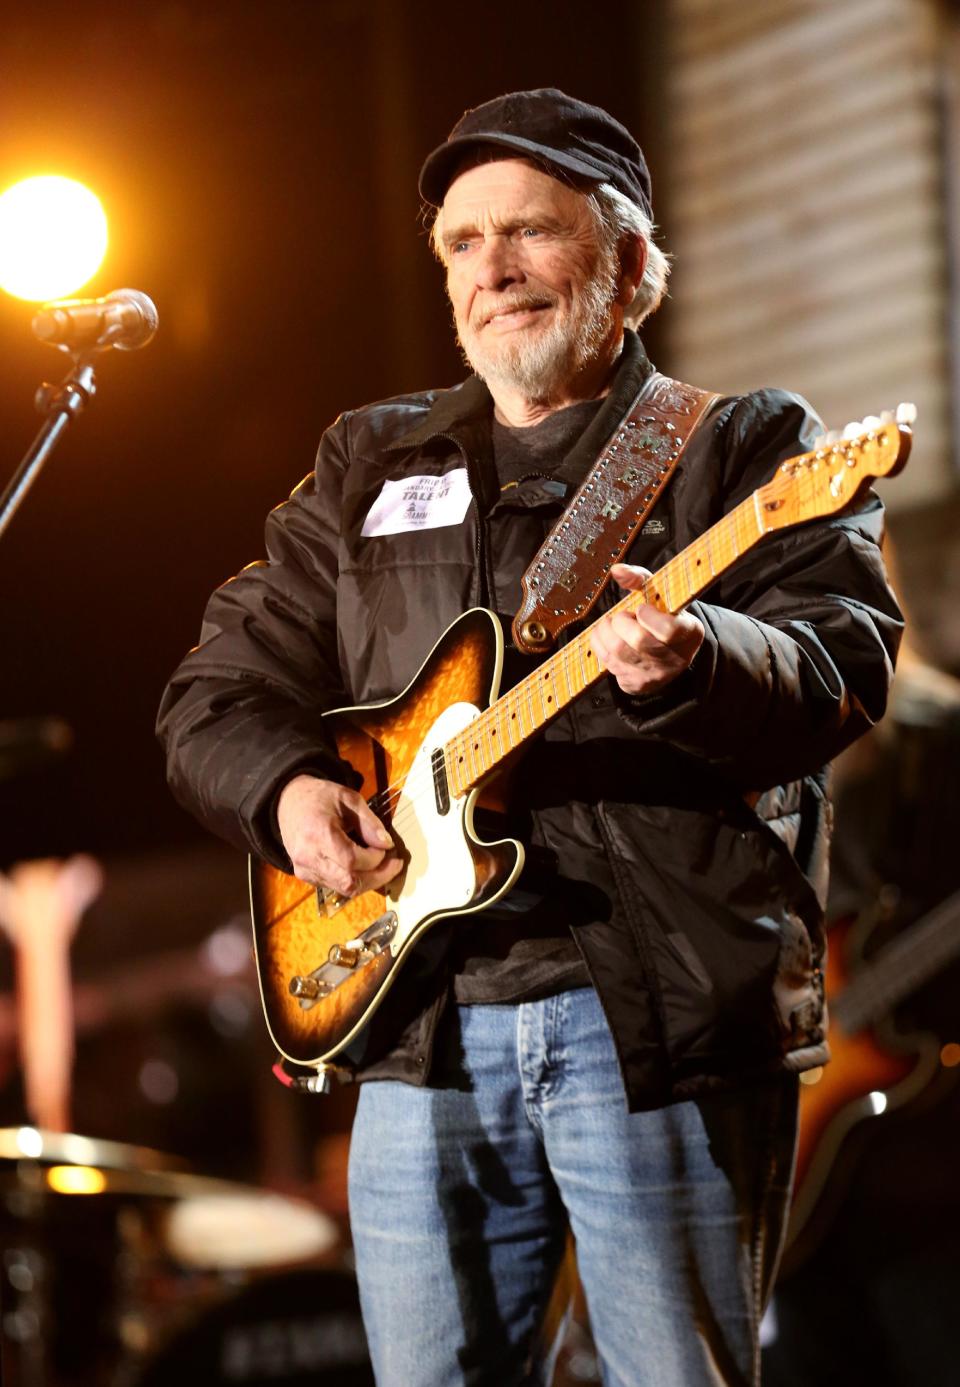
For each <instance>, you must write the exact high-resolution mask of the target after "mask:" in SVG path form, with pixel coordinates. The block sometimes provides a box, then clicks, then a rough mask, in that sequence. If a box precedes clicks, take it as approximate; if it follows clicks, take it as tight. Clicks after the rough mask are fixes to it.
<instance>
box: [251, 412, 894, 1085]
mask: <svg viewBox="0 0 960 1387" xmlns="http://www.w3.org/2000/svg"><path fill="white" fill-rule="evenodd" d="M913 417H914V410H913V407H912V406H903V405H902V406H900V408H899V409H898V411H897V414H896V416H893V415H890V414H885V415H884V416H882V417H881V418H869V419H865V420H864V421H863V423H862V424H857V425H851V426H848V428H847V429H846V430H845V431H844V436H843V437H842V438H840V437H837V436H835V435H832V434H828V435H826V436H825V437H824V438H822V439H820V440H818V444H817V446H816V447H815V448H814V449H812V450H811V451H810V452H809V453H804V454H802V455H801V456H799V457H795V458H790V459H789V460H788V461H786V462H784V463H782V464H781V466H780V467H779V468H778V470H777V472H776V474H775V475H774V477H773V478H772V480H771V481H769V482H768V483H767V484H766V485H764V486H761V487H759V488H758V489H757V490H756V491H755V492H754V493H753V494H752V495H751V496H749V497H748V498H747V499H746V500H744V501H742V502H741V503H740V504H739V505H738V506H736V507H735V509H734V510H732V511H730V513H729V514H727V515H725V516H724V517H723V518H722V519H721V520H719V521H718V522H717V523H716V524H715V525H713V526H711V527H710V529H708V530H707V531H705V533H704V534H702V535H701V536H700V537H699V538H698V539H696V540H695V541H694V542H693V543H692V544H691V545H689V546H688V547H687V548H686V549H684V550H683V551H682V552H681V553H679V554H677V555H676V556H675V557H674V558H672V559H670V560H669V562H668V563H666V564H665V565H664V566H663V567H662V568H661V569H660V570H659V571H658V572H657V573H654V574H652V575H651V577H649V578H648V579H647V580H646V581H645V583H644V585H643V587H642V589H640V590H638V591H636V592H631V593H629V594H628V595H627V596H626V597H624V598H622V599H621V601H620V602H619V603H618V604H617V605H616V607H614V609H613V610H614V611H622V612H631V611H635V610H637V608H638V607H640V606H641V605H643V604H645V603H646V604H649V605H652V606H655V607H657V608H658V609H659V610H661V611H664V612H671V613H677V612H679V611H681V609H682V608H683V607H685V606H686V605H687V603H689V602H690V601H692V600H693V598H695V597H696V596H697V595H698V594H699V593H701V592H702V591H704V589H706V588H707V587H709V586H710V584H711V583H712V582H713V581H714V579H716V578H717V577H718V576H719V575H720V574H721V573H723V572H724V571H725V570H726V569H728V568H729V567H730V566H731V565H732V564H734V563H735V562H736V561H737V559H739V558H740V557H741V555H743V554H745V553H746V552H747V550H749V549H751V548H752V547H753V546H754V545H755V544H757V543H759V542H760V541H761V540H762V539H763V538H764V536H765V535H768V534H771V533H773V532H774V531H776V530H782V529H786V528H787V527H789V526H793V525H799V524H801V523H803V522H804V521H808V520H812V519H815V518H817V517H820V516H825V515H830V514H833V513H835V512H838V511H841V510H843V509H845V508H846V507H847V506H849V505H851V503H852V502H853V501H854V500H855V499H856V497H857V496H858V495H859V493H860V492H861V491H862V490H863V488H864V487H865V486H867V485H869V482H870V481H871V479H873V478H875V477H883V476H888V475H893V474H895V473H896V472H898V471H899V470H900V469H901V468H902V467H903V466H904V464H905V462H906V460H907V455H908V453H909V447H910V440H911V434H910V428H909V424H910V423H911V422H912V420H913ZM560 593H561V590H560V589H558V594H560ZM558 605H562V603H561V600H560V597H559V596H558ZM592 629H593V627H592V626H589V627H587V628H586V629H585V630H583V631H581V632H580V633H579V634H578V635H576V636H574V637H573V638H572V639H571V640H570V641H569V642H568V643H567V644H565V645H563V646H561V648H560V649H559V650H558V651H557V652H556V654H554V655H552V656H551V657H550V658H549V659H547V660H545V661H543V663H541V664H538V665H537V666H536V668H535V669H533V670H532V671H531V672H530V673H529V674H528V675H526V677H525V678H523V679H521V680H520V682H519V683H518V684H516V685H515V686H514V687H513V688H511V689H510V690H509V691H508V692H507V693H505V694H503V695H502V696H499V686H500V675H501V669H502V663H503V635H502V632H501V628H500V623H499V621H498V619H497V617H496V616H495V615H494V614H493V613H492V612H490V611H487V610H486V609H485V608H482V607H477V608H474V609H473V610H471V611H468V612H465V613H464V615H463V616H461V617H459V618H458V619H457V620H456V621H454V622H453V624H452V625H451V626H450V627H448V629H447V631H446V632H445V633H444V635H442V636H441V637H440V639H439V641H438V642H437V644H436V645H435V646H434V648H433V650H432V651H431V652H430V654H429V655H428V656H427V658H426V660H425V661H424V663H423V665H422V667H421V669H420V671H419V673H418V674H417V675H416V676H415V677H414V679H413V680H412V682H411V683H410V684H409V685H408V687H407V688H406V689H404V691H403V692H402V693H401V694H399V695H398V696H397V697H396V698H394V699H391V700H389V701H388V702H385V703H378V704H372V705H367V706H365V707H358V708H341V709H337V710H335V711H332V712H330V713H328V714H326V720H325V727H326V730H327V731H328V732H329V733H330V734H331V736H332V738H333V741H334V743H335V744H336V747H337V751H338V753H339V755H340V756H341V757H342V758H343V760H345V761H347V762H348V763H349V764H350V765H351V766H352V767H353V769H354V770H355V771H356V772H357V773H358V774H359V775H360V776H361V777H362V786H361V787H360V792H361V793H362V794H363V796H364V798H365V799H366V800H367V801H368V803H369V804H370V806H371V808H372V809H373V810H374V812H375V813H376V814H377V815H378V816H379V817H380V818H381V819H382V820H383V822H384V823H385V824H386V825H387V827H388V829H389V831H390V832H391V834H392V836H393V838H394V841H395V843H396V845H397V848H398V850H399V852H400V854H401V856H402V857H403V859H404V863H405V865H404V867H403V869H402V871H401V873H400V874H399V875H398V876H397V877H396V878H395V879H394V880H393V881H392V882H391V883H390V884H389V885H388V886H387V887H386V888H385V889H384V890H382V891H373V890H371V891H366V892H364V893H363V894H361V895H358V896H356V897H354V898H352V899H349V900H344V899H341V898H340V897H338V896H337V895H336V894H335V893H333V892H329V891H323V890H320V891H318V890H316V889H315V888H313V887H311V886H308V885H306V884H305V883H304V882H302V881H299V880H298V879H296V878H295V877H292V876H289V875H287V874H285V873H284V872H281V871H278V870H277V869H276V868H275V867H272V866H269V865H267V864H265V863H262V862H259V861H255V860H251V865H250V896H251V907H252V915H253V935H254V949H255V954H256V962H257V971H258V974H259V978H260V990H261V996H262V999H263V1007H264V1013H265V1015H266V1021H267V1027H268V1029H269V1032H270V1035H271V1038H272V1040H273V1042H274V1044H275V1045H276V1047H277V1049H278V1051H279V1052H280V1054H281V1056H282V1057H283V1059H284V1060H285V1061H288V1062H290V1063H292V1064H293V1065H294V1066H304V1067H306V1068H307V1069H309V1070H313V1071H314V1074H313V1076H311V1077H310V1078H309V1079H308V1078H304V1080H303V1085H302V1086H304V1087H308V1088H316V1089H320V1090H323V1089H326V1088H327V1087H328V1086H329V1070H330V1069H331V1067H332V1066H331V1062H332V1061H333V1060H334V1059H335V1057H336V1056H337V1055H339V1054H340V1053H341V1052H342V1051H343V1050H344V1049H345V1048H346V1047H347V1046H349V1045H350V1044H351V1043H352V1042H354V1041H355V1040H357V1038H358V1037H360V1036H361V1033H362V1032H363V1030H364V1028H365V1027H366V1026H367V1024H368V1023H369V1021H370V1019H371V1017H372V1016H373V1014H374V1012H375V1011H376V1009H377V1007H378V1006H379V1005H380V1003H381V1002H382V1000H383V998H384V996H385V995H386V993H387V991H388V989H389V988H390V987H391V986H392V985H393V984H394V982H395V981H396V980H397V978H398V976H399V975H400V973H401V969H402V965H403V964H404V961H405V960H406V959H408V958H409V956H410V954H411V951H412V950H413V949H414V946H415V945H416V944H417V942H418V940H420V939H421V938H422V937H423V935H424V934H425V933H426V931H428V930H429V929H430V928H431V926H433V925H435V924H436V923H438V922H439V921H441V920H449V919H451V917H458V916H469V915H474V914H476V913H477V912H478V911H481V910H484V909H485V908H487V907H488V906H490V905H491V904H492V903H493V902H494V901H497V900H500V899H501V897H503V896H504V895H505V894H506V893H507V892H508V891H509V890H510V888H511V887H512V886H513V884H514V883H515V881H516V880H517V877H518V876H519V874H520V870H521V867H522V866H523V857H524V853H523V847H522V846H521V844H520V843H518V842H516V841H515V840H513V839H510V838H504V839H500V840H497V841H493V842H483V841H481V839H480V838H479V837H478V836H477V834H476V832H475V831H474V822H473V816H474V807H475V805H476V802H477V798H478V795H479V793H480V790H481V788H482V787H484V786H486V785H488V784H489V782H490V780H491V779H492V777H494V776H495V775H496V774H497V772H498V771H501V770H502V769H503V768H504V764H505V762H507V761H508V759H509V760H511V761H512V760H513V758H515V757H516V756H517V754H518V753H519V752H520V750H521V749H522V748H523V747H524V745H525V744H526V743H527V742H529V741H530V739H531V738H533V737H535V736H537V734H538V733H539V732H540V731H541V730H542V729H543V728H544V727H545V726H546V725H547V724H548V723H549V722H551V721H552V719H553V718H555V717H556V716H557V715H558V714H559V713H561V712H562V711H563V709H564V708H566V707H567V706H568V704H570V703H571V702H572V701H573V700H574V699H575V698H578V697H579V696H580V694H582V693H583V692H584V691H585V690H587V689H589V688H590V687H591V686H592V685H593V684H595V683H596V682H597V681H598V680H599V679H600V678H601V677H602V676H603V674H604V671H603V669H602V668H601V666H600V664H599V662H598V660H597V658H596V656H595V655H594V653H593V650H592V648H591V644H590V635H591V631H592Z"/></svg>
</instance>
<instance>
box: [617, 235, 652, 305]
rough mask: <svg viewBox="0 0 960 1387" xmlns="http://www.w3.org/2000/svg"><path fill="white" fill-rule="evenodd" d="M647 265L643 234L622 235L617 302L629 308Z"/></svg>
mask: <svg viewBox="0 0 960 1387" xmlns="http://www.w3.org/2000/svg"><path fill="white" fill-rule="evenodd" d="M646 267H647V242H646V240H645V239H644V237H643V236H624V238H623V240H622V241H621V242H620V287H619V292H618V293H617V303H619V304H620V305H621V307H623V308H629V306H630V304H631V303H633V300H634V296H635V295H636V292H637V290H638V289H639V287H640V281H641V279H643V272H644V270H645V269H646Z"/></svg>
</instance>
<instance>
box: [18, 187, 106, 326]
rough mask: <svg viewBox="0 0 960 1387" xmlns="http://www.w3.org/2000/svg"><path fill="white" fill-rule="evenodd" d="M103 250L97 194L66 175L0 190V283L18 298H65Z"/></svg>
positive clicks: (101, 212)
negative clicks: (65, 176)
mask: <svg viewBox="0 0 960 1387" xmlns="http://www.w3.org/2000/svg"><path fill="white" fill-rule="evenodd" d="M106 250H107V218H106V214H105V213H104V210H103V208H102V206H101V205H100V199H99V198H98V197H97V196H96V195H95V194H94V193H92V192H91V191H90V189H89V188H85V187H84V186H83V184H82V183H77V182H76V181H75V180H74V179H72V178H61V177H59V175H56V174H44V175H41V176H40V177H38V178H25V179H24V180H23V181H22V182H21V183H14V184H13V186H12V187H10V188H7V190H6V192H4V193H2V194H0V288H2V289H5V290H6V292H7V293H8V294H13V295H14V297H15V298H18V299H35V300H37V301H38V302H46V301H47V300H49V299H61V298H65V297H66V296H67V295H68V294H73V293H75V292H76V290H77V289H79V288H80V287H81V286H82V285H84V284H86V282H87V280H88V279H90V278H91V277H92V276H93V275H94V274H96V272H97V270H98V269H99V268H100V264H101V262H102V260H103V257H104V255H105V254H106Z"/></svg>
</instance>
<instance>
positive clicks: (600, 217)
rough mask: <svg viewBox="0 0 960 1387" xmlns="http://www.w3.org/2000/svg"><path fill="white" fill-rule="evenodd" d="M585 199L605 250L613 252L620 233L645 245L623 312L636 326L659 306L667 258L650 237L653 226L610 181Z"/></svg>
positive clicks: (629, 322) (668, 269) (664, 288)
mask: <svg viewBox="0 0 960 1387" xmlns="http://www.w3.org/2000/svg"><path fill="white" fill-rule="evenodd" d="M587 202H588V204H589V205H590V208H591V210H592V212H593V215H594V216H595V218H596V220H597V228H598V230H599V233H600V238H601V244H603V245H604V248H605V249H609V250H611V251H613V252H614V254H616V252H617V250H618V249H619V246H620V242H621V241H622V240H623V238H624V236H639V237H641V239H642V240H643V242H644V244H645V245H646V247H647V263H646V265H645V266H644V268H643V278H642V279H641V280H640V283H639V285H638V286H637V292H636V293H635V294H634V296H633V300H632V302H631V303H630V304H629V306H628V307H627V308H626V309H625V310H624V314H623V320H624V322H625V323H626V325H627V327H634V328H635V327H639V326H640V324H641V323H642V322H643V321H644V319H645V318H649V316H650V314H651V313H653V312H654V311H655V310H656V309H658V308H659V307H660V304H661V302H662V301H663V297H664V295H665V294H666V292H667V278H668V276H669V274H670V257H669V255H667V254H665V253H664V251H662V250H661V249H660V247H659V246H658V245H657V243H656V241H654V239H653V233H654V231H655V229H656V228H655V227H654V224H653V221H652V220H651V218H650V217H648V216H647V214H646V212H644V211H643V209H642V208H641V207H638V206H637V204H636V203H635V202H631V201H630V199H629V198H628V197H625V196H624V194H623V193H621V192H620V191H619V190H618V189H617V188H614V187H613V186H612V184H610V183H601V184H600V187H599V188H597V189H596V190H595V191H594V192H592V193H590V194H588V196H587Z"/></svg>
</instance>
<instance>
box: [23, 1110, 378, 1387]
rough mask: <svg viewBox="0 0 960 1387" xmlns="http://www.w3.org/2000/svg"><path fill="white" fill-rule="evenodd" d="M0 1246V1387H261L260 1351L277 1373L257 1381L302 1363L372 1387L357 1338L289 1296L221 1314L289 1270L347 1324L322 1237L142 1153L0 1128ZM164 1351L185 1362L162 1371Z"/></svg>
mask: <svg viewBox="0 0 960 1387" xmlns="http://www.w3.org/2000/svg"><path fill="white" fill-rule="evenodd" d="M0 1236H2V1246H3V1248H4V1251H3V1253H2V1254H0V1310H2V1316H3V1322H2V1330H3V1335H4V1343H5V1346H6V1347H5V1356H4V1367H5V1369H7V1371H8V1372H9V1374H10V1383H11V1387H50V1385H51V1384H52V1383H56V1384H57V1387H141V1383H142V1384H143V1385H144V1387H147V1385H148V1384H154V1383H156V1384H159V1383H163V1384H164V1387H169V1383H170V1382H175V1381H177V1377H178V1374H179V1377H180V1380H182V1381H183V1382H184V1383H192V1382H195V1381H203V1382H206V1383H208V1384H209V1385H210V1387H216V1384H219V1383H229V1382H253V1381H260V1380H264V1379H263V1377H251V1376H250V1374H249V1372H247V1368H248V1367H250V1366H251V1365H253V1366H254V1367H256V1366H257V1365H260V1366H262V1367H263V1368H264V1371H266V1367H267V1366H268V1364H267V1359H268V1358H269V1357H270V1353H274V1357H275V1359H276V1364H277V1365H279V1366H278V1367H277V1371H276V1372H275V1373H272V1374H271V1375H270V1376H269V1380H270V1381H271V1382H274V1381H275V1382H277V1383H278V1384H280V1385H281V1387H282V1384H286V1383H288V1382H300V1381H304V1382H305V1381H307V1380H310V1379H307V1378H305V1377H302V1376H298V1375H295V1374H298V1373H299V1371H300V1367H301V1366H302V1365H304V1364H306V1363H307V1362H309V1363H310V1365H311V1371H313V1373H314V1378H313V1379H312V1380H315V1377H316V1371H317V1369H318V1368H323V1369H325V1368H326V1367H327V1365H328V1363H329V1364H332V1365H333V1366H334V1368H336V1367H337V1365H340V1364H347V1363H348V1362H349V1363H350V1364H354V1363H355V1362H356V1363H357V1364H359V1368H358V1371H359V1372H360V1373H361V1375H362V1376H361V1377H360V1378H359V1379H358V1378H356V1377H355V1376H351V1377H348V1378H347V1379H346V1381H347V1382H354V1381H362V1382H364V1383H366V1382H368V1381H369V1382H372V1377H370V1375H369V1371H368V1367H367V1362H368V1360H367V1359H366V1356H365V1355H366V1349H365V1344H363V1343H362V1342H360V1341H357V1342H354V1340H356V1334H355V1333H354V1330H353V1329H351V1328H350V1326H349V1325H347V1326H346V1327H344V1328H342V1331H341V1329H340V1328H338V1326H337V1325H336V1324H334V1323H333V1322H332V1321H331V1322H330V1323H327V1322H326V1320H325V1319H324V1316H326V1317H327V1319H329V1318H330V1314H331V1312H330V1311H328V1310H327V1308H326V1307H324V1306H323V1305H322V1304H321V1302H320V1301H319V1300H314V1301H313V1302H312V1314H308V1312H307V1310H306V1309H305V1308H304V1303H302V1302H304V1297H301V1303H300V1304H298V1306H291V1308H290V1309H289V1311H288V1312H284V1310H283V1308H282V1306H281V1307H279V1308H277V1307H276V1306H274V1307H273V1308H272V1310H271V1316H272V1318H271V1320H270V1322H269V1323H267V1322H261V1320H262V1319H263V1315H262V1313H261V1312H259V1311H257V1310H255V1309H251V1310H249V1311H248V1310H247V1309H246V1308H245V1306H246V1304H247V1301H246V1300H244V1301H243V1305H240V1306H239V1308H238V1309H236V1310H234V1309H233V1308H232V1307H233V1302H234V1301H235V1300H237V1299H238V1297H239V1298H241V1299H243V1298H244V1297H250V1296H255V1295H256V1294H257V1291H256V1288H257V1287H258V1286H260V1285H261V1283H264V1282H272V1281H274V1280H276V1278H277V1277H278V1276H280V1275H286V1274H287V1269H296V1271H297V1275H298V1276H302V1278H303V1284H304V1286H306V1285H307V1284H308V1283H309V1280H310V1278H311V1277H312V1276H314V1275H317V1276H320V1277H321V1280H322V1277H323V1276H324V1275H326V1276H327V1277H328V1278H330V1277H333V1278H334V1279H336V1280H337V1282H338V1286H339V1283H340V1282H343V1283H344V1288H341V1289H340V1290H338V1292H337V1294H339V1296H340V1298H341V1300H343V1301H344V1304H347V1303H348V1302H349V1304H350V1305H352V1307H353V1308H352V1310H350V1311H349V1313H348V1315H347V1319H350V1317H351V1316H352V1319H351V1320H350V1323H351V1324H353V1322H354V1321H356V1322H357V1323H359V1306H358V1302H357V1298H356V1289H355V1284H354V1283H353V1281H352V1278H351V1277H349V1275H348V1274H347V1273H346V1272H345V1271H344V1270H342V1269H341V1259H340V1254H339V1237H340V1234H339V1230H338V1227H337V1225H336V1224H335V1223H334V1222H333V1220H332V1219H330V1218H328V1217H327V1215H326V1214H324V1213H323V1212H322V1211H321V1210H319V1209H318V1208H317V1207H316V1206H315V1205H314V1204H312V1203H310V1202H308V1201H306V1200H303V1199H294V1198H289V1197H287V1196H285V1195H280V1194H273V1193H270V1192H267V1191H265V1190H260V1189H256V1188H253V1187H247V1186H243V1185H240V1184H237V1183H235V1182H233V1181H228V1180H220V1179H215V1178H212V1177H208V1176H203V1175H198V1174H195V1173H193V1172H191V1171H189V1170H186V1169H183V1163H182V1162H179V1161H176V1160H174V1159H172V1158H170V1157H167V1156H164V1155H162V1154H161V1153H159V1152H152V1151H147V1150H145V1149H143V1148H134V1147H127V1146H123V1145H122V1144H120V1143H117V1142H108V1141H100V1140H97V1139H92V1138H88V1137H82V1136H78V1135H76V1134H71V1133H52V1132H47V1131H44V1130H43V1129H39V1128H34V1127H24V1128H9V1129H0ZM301 1269H302V1270H301ZM264 1294H266V1293H264ZM238 1304H239V1303H238ZM318 1306H319V1307H320V1308H318ZM258 1314H259V1315H260V1318H259V1319H258V1318H257V1316H258ZM321 1320H323V1323H321ZM208 1322H209V1327H208ZM277 1323H279V1324H280V1325H281V1326H282V1327H283V1332H282V1334H280V1331H279V1330H277V1328H276V1324H277ZM348 1329H349V1334H348ZM214 1331H215V1332H216V1334H217V1335H218V1336H219V1337H218V1338H217V1339H216V1344H217V1349H216V1353H217V1360H216V1363H213V1365H212V1366H210V1365H208V1366H207V1367H204V1368H202V1369H201V1368H198V1369H197V1370H196V1371H194V1369H193V1363H192V1356H193V1355H195V1354H197V1353H200V1352H201V1347H199V1346H198V1345H200V1344H201V1341H202V1343H203V1344H206V1343H207V1342H208V1340H209V1341H210V1342H211V1343H212V1342H213V1340H211V1339H210V1336H211V1334H212V1333H213V1332H214ZM278 1334H280V1338H279V1339H278V1338H277V1335H278ZM345 1335H346V1337H347V1338H350V1336H351V1335H353V1337H352V1338H350V1343H349V1344H347V1342H346V1338H344V1336H345ZM277 1343H280V1348H277V1347H276V1345H277ZM358 1345H359V1346H358ZM271 1346H272V1347H271ZM174 1349H175V1350H176V1353H177V1354H179V1353H181V1351H182V1353H183V1354H185V1355H186V1357H185V1358H184V1360H183V1361H184V1363H185V1365H186V1366H184V1367H183V1368H182V1370H181V1369H180V1368H177V1369H176V1370H174V1369H171V1370H170V1372H171V1376H166V1375H165V1374H166V1371H167V1369H166V1366H165V1365H166V1363H167V1355H168V1352H173V1351H174ZM204 1351H205V1350H204ZM211 1352H212V1350H211ZM331 1353H332V1354H333V1355H334V1356H333V1357H332V1358H331V1357H330V1356H329V1355H330V1354H331ZM277 1354H279V1357H277V1356H276V1355H277ZM338 1354H339V1355H340V1356H339V1357H338V1356H337V1355H338ZM261 1360H262V1362H261ZM176 1361H177V1363H180V1359H179V1358H177V1359H176ZM205 1361H206V1360H205ZM211 1361H212V1360H211ZM230 1364H232V1365H233V1367H230ZM155 1366H156V1368H157V1371H158V1373H159V1374H160V1375H159V1376H154V1375H152V1373H153V1370H154V1367H155ZM234 1369H235V1371H234ZM251 1370H252V1369H251ZM258 1370H259V1369H258ZM350 1371H351V1372H353V1371H354V1369H353V1367H351V1369H350ZM244 1373H246V1375H245V1376H244ZM322 1376H323V1380H324V1381H328V1380H329V1381H331V1383H333V1382H339V1381H340V1380H341V1379H339V1378H338V1377H336V1375H334V1377H333V1378H330V1379H328V1378H327V1376H326V1374H325V1373H323V1374H322ZM6 1381H7V1376H6V1375H5V1376H4V1382H5V1383H6Z"/></svg>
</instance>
